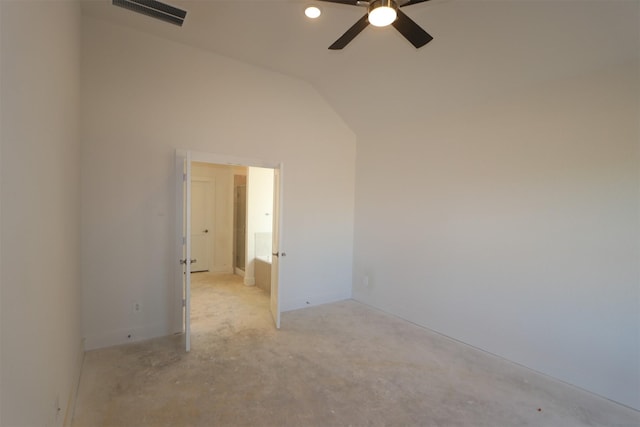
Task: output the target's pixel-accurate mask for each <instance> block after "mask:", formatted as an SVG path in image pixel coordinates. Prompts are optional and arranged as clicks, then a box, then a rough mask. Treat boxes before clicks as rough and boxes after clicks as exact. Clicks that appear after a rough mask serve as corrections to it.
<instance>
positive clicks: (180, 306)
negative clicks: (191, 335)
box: [173, 149, 286, 333]
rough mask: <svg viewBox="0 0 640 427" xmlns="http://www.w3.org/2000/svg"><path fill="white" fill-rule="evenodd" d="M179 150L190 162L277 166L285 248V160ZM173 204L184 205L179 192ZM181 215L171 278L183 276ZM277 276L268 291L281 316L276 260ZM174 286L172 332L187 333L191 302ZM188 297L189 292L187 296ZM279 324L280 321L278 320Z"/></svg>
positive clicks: (280, 268) (179, 285) (179, 283)
mask: <svg viewBox="0 0 640 427" xmlns="http://www.w3.org/2000/svg"><path fill="white" fill-rule="evenodd" d="M178 153H183V154H184V153H189V155H190V156H189V157H190V161H191V162H200V163H211V164H218V165H228V166H244V167H258V168H268V169H277V170H279V172H280V186H279V188H278V189H275V188H274V192H275V191H276V190H277V191H278V192H279V197H280V199H279V205H280V210H279V217H278V222H279V228H280V229H279V240H280V242H279V248H280V251H284V249H283V248H284V243H285V240H284V227H283V224H284V221H283V218H284V215H283V209H282V207H283V205H284V203H283V201H284V180H285V178H284V163H283V162H278V161H270V160H262V159H255V158H248V157H236V156H229V155H224V154H216V153H209V152H204V151H193V150H185V149H176V156H177V155H178ZM175 199H176V204H177V210H180V211H181V210H182V208H183V203H184V200H178V194H176V197H175ZM179 218H180V217H176V227H175V228H176V231H177V235H176V241H175V243H176V244H175V245H174V246H175V247H176V248H180V250H179V251H178V253H176V257H175V260H176V262H175V265H176V274H175V275H174V277H176V278H180V279H182V274H183V273H182V271H183V270H182V267H181V266H180V264H179V262H178V260H179V259H180V258H181V257H182V246H181V244H182V224H181V223H180V222H181V221H179ZM278 264H279V265H278V272H279V274H278V276H279V280H278V289H277V292H275V293H273V292H272V293H271V299H272V301H273V299H274V298H275V302H276V307H277V308H276V311H277V317H278V318H279V317H280V313H281V311H282V310H281V306H282V304H281V303H280V301H281V300H282V298H281V295H282V289H283V287H284V288H286V284H284V283H282V280H281V279H282V277H283V274H282V272H283V270H284V269H283V265H282V264H283V263H282V262H279V263H278ZM175 286H176V289H175V291H174V295H175V296H174V303H173V307H174V309H173V312H174V316H173V330H174V333H181V332H182V333H184V332H186V330H185V328H186V325H185V323H186V322H185V316H186V315H187V313H185V310H186V309H187V308H188V307H189V305H190V301H184V302H183V295H184V289H183V285H182V280H180V281H176V283H175ZM188 297H189V299H190V295H189V296H188ZM278 323H279V322H278ZM276 326H277V327H280V325H279V324H278V325H276Z"/></svg>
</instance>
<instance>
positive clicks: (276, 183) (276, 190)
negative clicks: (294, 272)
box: [270, 165, 284, 329]
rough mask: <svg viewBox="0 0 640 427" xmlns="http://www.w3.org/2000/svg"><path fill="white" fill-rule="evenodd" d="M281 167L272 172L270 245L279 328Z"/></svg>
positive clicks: (275, 316)
mask: <svg viewBox="0 0 640 427" xmlns="http://www.w3.org/2000/svg"><path fill="white" fill-rule="evenodd" d="M281 175H282V165H280V168H279V169H274V170H273V230H272V231H273V233H272V243H271V250H272V253H271V255H272V256H271V304H270V307H271V315H272V316H273V321H274V322H275V324H276V328H278V329H279V328H280V284H279V278H280V262H281V259H280V257H283V256H284V254H283V253H281V252H280V243H281V242H282V239H281V230H282V228H281V224H282V219H281V218H282V209H281V208H282V186H281V185H282V176H281Z"/></svg>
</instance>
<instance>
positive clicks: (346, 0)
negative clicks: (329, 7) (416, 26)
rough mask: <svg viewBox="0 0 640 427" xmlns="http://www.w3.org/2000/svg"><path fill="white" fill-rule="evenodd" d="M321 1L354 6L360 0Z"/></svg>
mask: <svg viewBox="0 0 640 427" xmlns="http://www.w3.org/2000/svg"><path fill="white" fill-rule="evenodd" d="M320 1H324V2H327V3H341V4H350V5H353V6H358V0H320ZM423 1H425V0H423Z"/></svg>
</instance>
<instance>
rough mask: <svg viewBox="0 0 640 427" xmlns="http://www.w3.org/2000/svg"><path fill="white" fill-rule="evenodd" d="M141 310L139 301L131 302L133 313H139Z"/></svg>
mask: <svg viewBox="0 0 640 427" xmlns="http://www.w3.org/2000/svg"><path fill="white" fill-rule="evenodd" d="M141 311H142V304H140V303H139V302H134V303H133V312H134V313H140V312H141Z"/></svg>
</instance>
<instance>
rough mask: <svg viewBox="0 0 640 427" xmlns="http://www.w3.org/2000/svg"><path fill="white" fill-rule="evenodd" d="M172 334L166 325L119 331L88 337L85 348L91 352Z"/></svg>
mask: <svg viewBox="0 0 640 427" xmlns="http://www.w3.org/2000/svg"><path fill="white" fill-rule="evenodd" d="M170 334H171V331H169V329H168V326H167V325H165V324H155V325H148V326H139V327H133V328H125V329H118V330H115V331H106V332H101V333H97V334H93V335H87V336H86V337H85V342H84V347H85V349H86V350H87V351H89V350H95V349H98V348H104V347H111V346H114V345H120V344H126V343H130V342H137V341H144V340H148V339H151V338H157V337H163V336H166V335H170Z"/></svg>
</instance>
